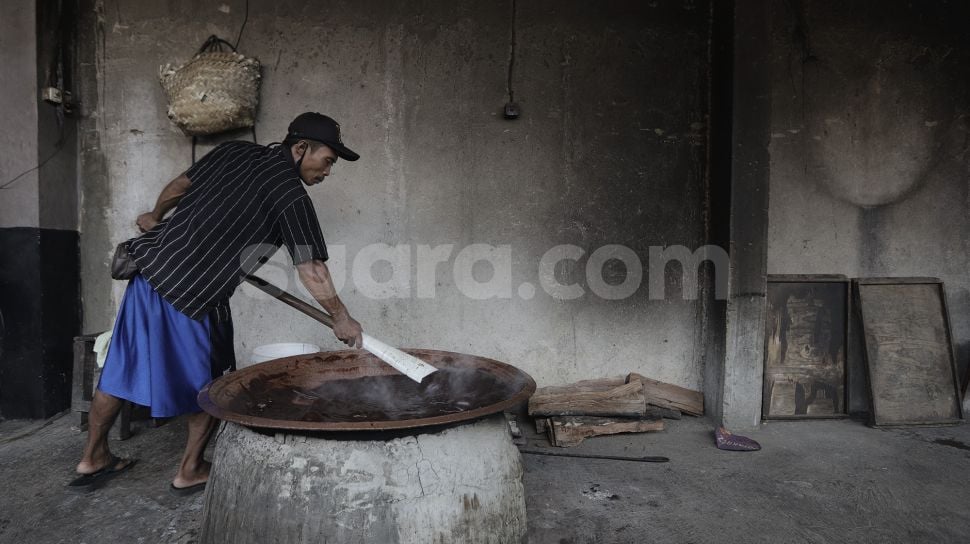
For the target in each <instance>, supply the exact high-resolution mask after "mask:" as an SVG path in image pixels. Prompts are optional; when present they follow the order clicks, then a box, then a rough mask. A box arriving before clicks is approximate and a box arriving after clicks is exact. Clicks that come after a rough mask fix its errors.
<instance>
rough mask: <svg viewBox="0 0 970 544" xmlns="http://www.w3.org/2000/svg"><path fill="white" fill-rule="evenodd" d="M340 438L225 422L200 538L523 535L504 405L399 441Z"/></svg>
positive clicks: (477, 538) (511, 538) (476, 538)
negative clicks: (274, 432)
mask: <svg viewBox="0 0 970 544" xmlns="http://www.w3.org/2000/svg"><path fill="white" fill-rule="evenodd" d="M340 438H342V437H341V436H340V435H334V434H331V435H329V436H328V437H327V438H317V437H312V436H303V435H290V434H277V435H275V436H274V435H266V434H261V433H258V432H255V431H253V430H251V429H249V428H247V427H243V426H241V425H236V424H233V423H227V424H226V425H225V427H224V428H223V430H222V431H221V433H220V435H219V439H218V442H217V444H216V449H215V454H214V459H213V466H212V473H211V475H210V478H209V484H208V485H207V486H206V497H205V510H204V513H203V521H202V537H201V542H203V543H207V544H210V543H217V542H218V543H222V542H233V543H235V544H245V543H250V542H251V543H264V542H279V543H293V542H334V543H337V542H339V543H341V544H356V543H372V542H380V543H398V544H408V543H414V544H430V543H448V542H462V543H469V544H478V543H482V544H484V543H496V544H507V543H520V542H521V543H524V542H526V514H525V493H524V490H523V487H522V462H521V456H520V454H519V452H518V450H517V449H516V448H515V446H514V445H513V444H512V440H511V437H510V435H509V430H508V425H507V424H506V422H505V417H504V416H503V415H502V414H498V415H495V416H492V417H489V418H486V419H480V420H477V421H472V422H469V423H466V424H464V425H459V426H456V427H451V428H448V429H445V430H443V431H440V432H436V433H429V434H415V435H411V436H404V437H399V438H394V439H391V440H349V439H347V440H344V439H340Z"/></svg>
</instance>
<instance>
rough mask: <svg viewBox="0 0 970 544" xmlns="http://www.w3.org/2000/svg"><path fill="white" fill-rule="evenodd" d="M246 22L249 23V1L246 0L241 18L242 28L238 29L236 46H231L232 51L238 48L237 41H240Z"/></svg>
mask: <svg viewBox="0 0 970 544" xmlns="http://www.w3.org/2000/svg"><path fill="white" fill-rule="evenodd" d="M247 22H249V0H246V14H245V15H244V16H243V22H242V26H241V27H239V34H238V35H237V36H236V45H234V46H232V49H233V51H235V50H236V49H238V48H239V40H241V39H242V35H243V30H244V29H245V28H246V23H247Z"/></svg>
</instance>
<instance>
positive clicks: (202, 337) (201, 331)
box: [98, 274, 235, 417]
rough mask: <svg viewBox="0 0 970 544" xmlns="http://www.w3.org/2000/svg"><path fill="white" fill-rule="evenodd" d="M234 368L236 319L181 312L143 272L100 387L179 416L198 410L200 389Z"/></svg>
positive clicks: (125, 306)
mask: <svg viewBox="0 0 970 544" xmlns="http://www.w3.org/2000/svg"><path fill="white" fill-rule="evenodd" d="M233 368H235V356H234V354H233V348H232V322H231V321H228V322H225V323H217V322H216V319H214V316H211V315H207V316H205V317H203V318H202V319H200V320H198V321H196V320H194V319H192V318H190V317H188V316H186V315H185V314H182V313H181V312H179V311H178V310H176V309H175V307H174V306H172V305H171V304H170V303H169V302H168V301H166V300H165V299H164V298H162V297H161V295H159V294H158V293H156V292H155V290H154V289H152V286H151V284H149V283H148V282H147V281H146V280H145V279H144V278H143V277H142V276H141V275H140V274H139V275H136V276H135V277H134V278H132V279H131V281H129V283H128V288H127V289H126V290H125V296H124V299H123V300H122V301H121V309H120V310H118V317H117V319H116V320H115V326H114V331H113V333H112V335H111V345H110V346H109V347H108V357H107V359H106V360H105V362H104V369H103V370H102V371H101V381H100V382H99V383H98V389H100V390H101V391H103V392H105V393H107V394H109V395H112V396H115V397H118V398H122V399H126V400H129V401H131V402H134V403H135V404H141V405H143V406H150V407H151V414H152V417H174V416H177V415H180V414H186V413H192V412H199V411H200V410H201V408H199V404H198V402H197V401H196V397H197V396H198V394H199V391H200V390H201V389H202V388H203V387H205V385H206V384H207V383H209V382H210V381H212V380H213V379H214V378H217V377H219V376H220V375H222V374H223V373H224V372H225V371H226V370H228V369H233Z"/></svg>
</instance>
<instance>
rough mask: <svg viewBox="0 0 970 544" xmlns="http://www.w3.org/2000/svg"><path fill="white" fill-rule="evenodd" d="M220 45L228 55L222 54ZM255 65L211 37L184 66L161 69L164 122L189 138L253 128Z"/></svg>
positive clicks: (256, 96) (256, 85)
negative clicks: (165, 112) (164, 110)
mask: <svg viewBox="0 0 970 544" xmlns="http://www.w3.org/2000/svg"><path fill="white" fill-rule="evenodd" d="M223 44H225V45H227V46H229V49H231V50H230V51H223V50H222V47H223ZM259 77H260V76H259V61H258V60H256V59H254V58H251V57H246V56H243V55H240V54H239V53H237V52H236V51H235V48H233V47H232V45H231V44H229V43H228V42H226V41H225V40H221V39H219V38H217V37H216V36H210V37H209V39H208V40H206V42H205V44H203V45H202V48H201V49H200V50H199V52H198V53H197V54H196V55H195V56H194V57H192V59H191V60H189V61H188V62H186V63H185V64H183V65H181V66H178V67H175V68H173V67H172V65H170V64H166V65H165V66H162V67H161V68H160V69H159V79H160V80H161V83H162V88H163V89H164V90H165V94H166V95H168V118H169V119H171V120H172V122H174V123H175V124H176V125H178V127H179V128H180V129H181V130H182V132H183V133H185V134H186V135H187V136H204V135H207V134H216V133H218V132H224V131H227V130H233V129H238V128H246V127H251V126H253V125H254V124H255V122H256V105H257V104H258V103H259Z"/></svg>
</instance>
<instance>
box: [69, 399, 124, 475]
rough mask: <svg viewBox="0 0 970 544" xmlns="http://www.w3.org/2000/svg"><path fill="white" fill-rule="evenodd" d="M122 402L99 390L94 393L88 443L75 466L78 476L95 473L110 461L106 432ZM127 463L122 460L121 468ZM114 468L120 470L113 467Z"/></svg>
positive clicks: (89, 419) (116, 415)
mask: <svg viewBox="0 0 970 544" xmlns="http://www.w3.org/2000/svg"><path fill="white" fill-rule="evenodd" d="M123 402H124V401H122V400H121V399H119V398H118V397H113V396H111V395H109V394H107V393H102V392H101V390H100V389H98V390H97V391H95V392H94V398H93V399H92V400H91V411H90V412H88V441H87V443H86V444H85V446H84V453H83V454H82V456H81V462H80V463H78V464H77V472H78V474H91V473H92V472H97V471H99V470H101V469H103V468H105V466H107V464H108V462H109V461H111V450H109V449H108V431H110V430H111V425H113V424H114V421H115V418H116V417H118V412H119V411H121V405H122V403H123ZM126 462H127V461H124V460H122V461H121V462H119V465H121V466H123V465H124V463H126ZM115 468H121V467H120V466H119V467H115Z"/></svg>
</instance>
